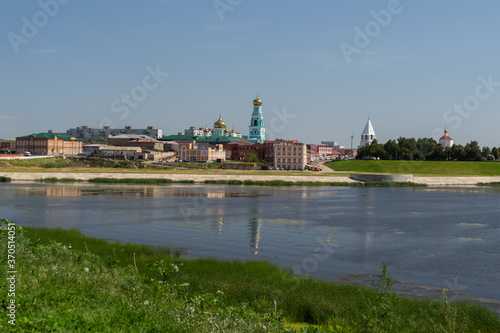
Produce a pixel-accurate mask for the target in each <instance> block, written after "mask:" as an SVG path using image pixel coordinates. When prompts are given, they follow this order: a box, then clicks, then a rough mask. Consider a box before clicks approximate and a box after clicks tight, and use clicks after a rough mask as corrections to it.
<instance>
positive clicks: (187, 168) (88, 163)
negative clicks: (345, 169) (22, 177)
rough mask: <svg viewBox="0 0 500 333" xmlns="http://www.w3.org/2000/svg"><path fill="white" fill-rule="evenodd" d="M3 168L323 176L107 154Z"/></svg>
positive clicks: (0, 167) (0, 165)
mask: <svg viewBox="0 0 500 333" xmlns="http://www.w3.org/2000/svg"><path fill="white" fill-rule="evenodd" d="M0 172H30V173H42V172H64V173H71V172H75V173H150V174H202V175H218V174H219V175H257V176H259V175H266V176H274V175H281V176H305V175H307V176H312V177H315V176H322V175H325V173H323V174H322V173H319V172H312V171H276V170H274V171H267V170H230V169H221V167H220V163H219V164H218V163H208V164H207V163H186V162H182V163H177V166H176V167H174V166H161V165H151V164H148V163H144V162H138V161H123V160H122V161H114V160H112V159H105V158H99V157H96V158H87V159H85V158H82V159H80V158H68V159H63V158H60V157H50V158H34V159H27V160H24V159H23V160H21V159H14V160H3V161H0ZM328 175H329V176H341V177H342V176H349V173H328Z"/></svg>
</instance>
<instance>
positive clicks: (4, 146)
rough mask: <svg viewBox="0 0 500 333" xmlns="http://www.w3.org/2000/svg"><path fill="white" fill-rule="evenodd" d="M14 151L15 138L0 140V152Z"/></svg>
mask: <svg viewBox="0 0 500 333" xmlns="http://www.w3.org/2000/svg"><path fill="white" fill-rule="evenodd" d="M15 152H16V140H5V141H0V154H14V153H15Z"/></svg>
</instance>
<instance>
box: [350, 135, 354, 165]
mask: <svg viewBox="0 0 500 333" xmlns="http://www.w3.org/2000/svg"><path fill="white" fill-rule="evenodd" d="M352 140H354V134H353V133H352V132H351V159H352V158H354V151H353V150H352Z"/></svg>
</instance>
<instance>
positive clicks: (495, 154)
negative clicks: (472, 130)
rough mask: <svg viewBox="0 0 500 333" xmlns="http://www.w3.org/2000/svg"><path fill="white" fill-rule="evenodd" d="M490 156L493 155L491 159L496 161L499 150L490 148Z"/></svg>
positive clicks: (499, 154)
mask: <svg viewBox="0 0 500 333" xmlns="http://www.w3.org/2000/svg"><path fill="white" fill-rule="evenodd" d="M491 155H493V158H494V159H495V160H498V158H499V157H500V149H498V148H497V147H493V148H491Z"/></svg>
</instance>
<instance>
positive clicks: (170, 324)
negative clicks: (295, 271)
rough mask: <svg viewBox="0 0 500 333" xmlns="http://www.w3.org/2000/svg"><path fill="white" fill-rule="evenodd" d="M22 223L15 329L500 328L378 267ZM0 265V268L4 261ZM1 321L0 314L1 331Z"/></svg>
mask: <svg viewBox="0 0 500 333" xmlns="http://www.w3.org/2000/svg"><path fill="white" fill-rule="evenodd" d="M20 229H21V228H19V229H18V236H17V244H16V251H17V252H16V255H17V257H18V258H19V259H18V261H16V265H18V266H17V270H18V272H20V273H19V281H22V283H19V284H18V287H17V288H18V290H17V291H18V295H19V296H18V299H16V301H17V303H18V304H19V305H20V307H19V308H18V325H19V326H18V327H16V328H17V329H18V330H21V331H22V330H24V331H72V332H79V331H81V332H84V331H89V332H90V331H92V332H122V331H127V332H128V331H144V332H146V331H148V332H149V331H158V332H167V331H168V332H191V331H193V332H194V331H196V332H210V331H227V332H238V331H241V332H245V331H246V332H259V331H267V332H278V331H280V332H285V331H287V330H286V328H285V321H287V322H306V323H315V324H319V325H320V326H321V330H320V329H317V330H316V332H322V331H323V332H326V331H329V332H374V331H377V332H382V331H384V332H403V331H404V332H414V331H420V332H450V331H455V332H478V331H481V332H498V331H500V319H499V318H498V316H497V315H495V314H494V313H493V312H492V311H491V310H489V309H486V308H484V307H480V306H477V305H473V304H470V303H457V304H451V303H449V302H443V301H439V300H433V301H422V300H415V299H407V298H404V297H401V296H397V295H394V294H392V293H390V290H389V289H390V288H388V287H390V278H389V277H388V276H387V273H386V272H385V273H382V276H381V279H380V281H379V284H378V287H377V290H374V289H372V288H367V287H354V286H349V285H345V284H337V283H331V282H326V281H319V280H314V279H310V278H305V277H297V276H294V275H292V274H291V273H290V272H288V271H284V270H281V269H279V268H277V267H275V266H273V265H271V264H269V263H267V262H256V261H248V262H242V261H219V260H215V259H197V260H185V259H179V258H178V256H177V253H176V252H175V251H172V250H170V249H168V248H152V247H147V246H142V245H137V244H121V243H114V242H108V241H105V240H99V239H95V238H89V237H85V236H83V235H81V234H80V233H79V232H78V231H76V230H61V229H43V228H27V227H24V228H22V229H23V233H24V234H25V235H26V237H24V236H23V235H22V234H21V231H20ZM0 232H1V237H5V235H6V231H5V230H1V231H0ZM6 243H7V242H6V241H2V242H0V256H1V258H2V262H5V260H4V256H5V255H6V253H7V250H6ZM70 246H71V248H70ZM134 253H135V261H134ZM85 268H89V272H85ZM0 270H3V271H1V272H0V274H2V276H5V275H4V273H5V272H4V271H5V265H1V266H0ZM0 285H1V286H2V287H4V286H5V285H6V282H5V279H3V280H1V281H0ZM3 299H4V298H2V300H3ZM146 300H148V303H149V304H148V305H145V304H144V302H145V301H146ZM5 305H6V303H5V301H0V311H3V310H5ZM216 325H219V328H216ZM263 326H266V329H265V330H264V328H263ZM7 327H8V326H7V323H6V320H2V321H0V330H1V331H5V329H6V328H7ZM450 328H452V330H450ZM309 331H311V332H312V328H311V329H310V330H309ZM304 332H305V330H304Z"/></svg>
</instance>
